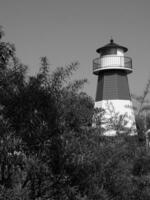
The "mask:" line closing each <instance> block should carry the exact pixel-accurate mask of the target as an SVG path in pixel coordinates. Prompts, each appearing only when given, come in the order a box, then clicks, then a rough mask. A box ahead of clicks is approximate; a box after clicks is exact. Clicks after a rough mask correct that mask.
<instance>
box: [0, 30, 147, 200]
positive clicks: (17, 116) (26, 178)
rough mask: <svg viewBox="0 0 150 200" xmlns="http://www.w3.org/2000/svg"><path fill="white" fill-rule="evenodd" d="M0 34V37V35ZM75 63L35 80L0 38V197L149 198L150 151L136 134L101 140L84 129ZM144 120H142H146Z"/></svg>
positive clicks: (44, 71) (89, 109)
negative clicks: (74, 75) (74, 76)
mask: <svg viewBox="0 0 150 200" xmlns="http://www.w3.org/2000/svg"><path fill="white" fill-rule="evenodd" d="M2 35H3V34H1V36H2ZM77 68H78V63H71V64H70V65H68V66H66V67H59V68H56V70H55V71H53V72H51V69H50V68H49V65H48V60H47V58H46V57H42V58H41V67H40V69H39V72H38V73H37V74H36V75H35V76H27V73H26V72H27V66H25V65H24V64H22V63H21V62H20V61H19V59H18V58H17V56H16V53H15V47H14V45H12V44H10V43H7V42H4V41H3V38H1V41H0V200H6V199H7V200H30V199H31V200H149V199H150V154H149V152H148V151H147V149H146V148H145V138H144V135H143V130H144V125H143V124H144V122H143V119H142V118H140V117H138V120H137V122H138V127H139V135H140V136H135V137H129V136H128V135H124V136H121V135H120V134H118V135H117V136H116V137H113V138H111V137H104V136H102V135H101V130H100V129H99V128H97V129H93V128H92V127H91V122H92V116H93V113H94V109H93V105H94V104H93V100H92V99H91V97H89V96H88V95H87V94H85V93H83V92H82V90H81V89H82V86H83V85H84V84H85V83H86V82H87V80H75V81H71V79H70V78H71V76H72V74H73V72H74V71H75V70H76V69H77ZM149 119H150V118H147V123H149V122H150V120H149Z"/></svg>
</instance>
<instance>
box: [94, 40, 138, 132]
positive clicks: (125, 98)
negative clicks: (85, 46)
mask: <svg viewBox="0 0 150 200" xmlns="http://www.w3.org/2000/svg"><path fill="white" fill-rule="evenodd" d="M127 51H128V49H127V48H126V47H123V46H120V45H118V44H116V43H114V41H113V39H111V40H110V43H109V44H107V45H105V46H103V47H101V48H99V49H97V53H99V58H96V59H94V60H93V74H95V75H97V76H98V81H97V91H96V99H95V108H98V109H97V110H98V112H97V113H96V114H95V116H94V119H93V126H100V127H101V130H103V134H104V135H116V134H117V133H124V132H126V133H129V134H130V135H134V134H136V125H135V116H134V111H133V106H132V102H131V96H130V91H129V85H128V77H127V75H128V74H129V73H131V72H132V59H131V58H129V57H125V52H127Z"/></svg>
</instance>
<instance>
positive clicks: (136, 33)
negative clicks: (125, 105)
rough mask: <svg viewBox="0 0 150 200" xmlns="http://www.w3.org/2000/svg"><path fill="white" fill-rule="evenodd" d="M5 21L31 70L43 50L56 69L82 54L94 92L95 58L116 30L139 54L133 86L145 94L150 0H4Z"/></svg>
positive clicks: (0, 18)
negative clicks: (93, 70) (97, 51)
mask: <svg viewBox="0 0 150 200" xmlns="http://www.w3.org/2000/svg"><path fill="white" fill-rule="evenodd" d="M0 25H2V26H3V27H4V30H5V34H6V36H5V39H6V40H7V41H10V42H13V43H15V46H16V49H17V55H18V57H19V58H20V59H21V61H22V62H23V63H24V64H27V65H29V73H31V74H33V73H36V72H37V71H38V68H39V60H40V59H39V58H40V57H41V56H47V57H48V59H49V63H50V64H51V68H52V69H54V66H64V65H66V64H69V63H70V62H72V61H76V60H78V61H79V63H80V69H79V70H78V71H77V73H76V77H78V78H88V80H89V84H88V85H87V86H86V87H85V90H86V92H87V93H88V94H89V95H91V96H92V97H95V93H96V80H97V77H96V76H94V75H93V74H92V60H93V59H94V58H95V57H98V54H97V53H96V49H97V48H99V47H101V46H103V45H105V44H107V43H108V42H109V39H110V37H111V36H112V37H113V38H114V40H115V42H116V43H119V44H120V45H124V46H126V47H127V48H128V49H129V51H128V54H127V55H128V56H130V57H132V59H133V68H134V71H133V73H132V74H131V75H129V84H130V90H131V92H132V93H135V94H142V91H143V89H144V87H145V84H146V81H147V80H148V78H150V62H149V60H150V0H0Z"/></svg>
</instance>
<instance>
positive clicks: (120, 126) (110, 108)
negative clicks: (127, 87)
mask: <svg viewBox="0 0 150 200" xmlns="http://www.w3.org/2000/svg"><path fill="white" fill-rule="evenodd" d="M95 109H96V113H95V115H94V117H93V124H92V126H93V127H100V128H101V130H102V133H103V135H107V136H115V135H118V134H129V135H137V130H136V123H135V116H134V111H133V106H132V102H131V101H130V100H102V101H98V102H95Z"/></svg>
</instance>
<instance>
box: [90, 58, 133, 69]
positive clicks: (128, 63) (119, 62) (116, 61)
mask: <svg viewBox="0 0 150 200" xmlns="http://www.w3.org/2000/svg"><path fill="white" fill-rule="evenodd" d="M115 67H116V68H124V69H125V68H127V69H131V70H132V59H131V58H130V57H125V56H110V55H109V56H102V57H99V58H95V59H94V60H93V72H95V71H98V70H100V69H105V68H115Z"/></svg>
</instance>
